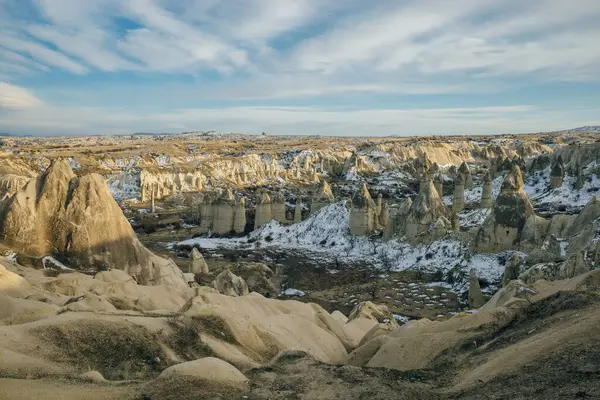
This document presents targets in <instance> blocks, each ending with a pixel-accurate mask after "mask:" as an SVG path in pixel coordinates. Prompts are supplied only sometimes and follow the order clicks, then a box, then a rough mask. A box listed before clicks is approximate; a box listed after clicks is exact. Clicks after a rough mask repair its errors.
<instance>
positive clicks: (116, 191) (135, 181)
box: [106, 173, 140, 201]
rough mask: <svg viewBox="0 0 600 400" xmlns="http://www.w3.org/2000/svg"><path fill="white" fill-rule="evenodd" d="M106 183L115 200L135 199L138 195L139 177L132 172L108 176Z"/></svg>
mask: <svg viewBox="0 0 600 400" xmlns="http://www.w3.org/2000/svg"><path fill="white" fill-rule="evenodd" d="M106 184H107V185H108V190H109V191H110V194H112V196H113V198H114V199H115V200H117V201H122V200H137V199H139V197H140V177H139V175H134V174H126V173H122V174H117V175H113V176H110V177H109V178H108V179H107V181H106Z"/></svg>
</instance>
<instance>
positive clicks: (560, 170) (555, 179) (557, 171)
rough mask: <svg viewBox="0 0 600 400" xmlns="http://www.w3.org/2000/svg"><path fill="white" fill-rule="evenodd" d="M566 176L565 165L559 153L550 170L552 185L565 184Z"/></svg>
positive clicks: (554, 186)
mask: <svg viewBox="0 0 600 400" xmlns="http://www.w3.org/2000/svg"><path fill="white" fill-rule="evenodd" d="M564 178H565V166H564V164H563V160H562V157H561V156H560V155H559V156H558V157H557V159H556V161H555V162H554V165H553V166H552V169H551V170H550V187H552V188H559V187H561V186H562V185H563V182H564Z"/></svg>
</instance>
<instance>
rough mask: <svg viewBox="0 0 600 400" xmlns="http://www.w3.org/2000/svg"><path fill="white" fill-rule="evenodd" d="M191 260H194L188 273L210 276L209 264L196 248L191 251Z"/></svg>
mask: <svg viewBox="0 0 600 400" xmlns="http://www.w3.org/2000/svg"><path fill="white" fill-rule="evenodd" d="M190 260H192V262H191V265H190V270H189V271H188V272H191V273H193V274H194V275H195V274H208V264H206V261H205V260H204V257H202V254H201V253H200V252H199V251H198V249H197V248H196V247H194V248H193V249H192V251H190Z"/></svg>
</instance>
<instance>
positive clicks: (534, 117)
mask: <svg viewBox="0 0 600 400" xmlns="http://www.w3.org/2000/svg"><path fill="white" fill-rule="evenodd" d="M571 113H572V112H571V110H565V112H558V113H556V112H553V113H548V112H545V111H543V110H537V109H536V108H535V107H532V106H529V105H518V106H504V107H502V106H499V107H472V108H430V109H423V108H421V109H361V110H356V109H353V108H339V109H331V108H319V107H224V108H189V109H176V110H170V111H168V112H158V113H157V112H138V113H131V112H124V111H122V110H119V109H113V108H106V109H103V108H88V107H68V108H67V107H61V108H57V107H53V106H48V105H46V106H41V107H36V108H32V109H23V110H21V111H19V112H12V113H5V114H1V113H0V126H3V127H5V129H10V130H11V131H14V132H18V133H34V134H53V135H74V134H79V135H82V134H130V133H132V132H135V131H151V132H173V131H175V132H176V131H193V130H213V129H214V130H217V131H220V132H249V133H260V132H263V131H267V132H271V133H280V134H322V135H344V136H369V135H392V134H396V135H422V134H442V135H443V134H495V133H506V132H526V131H542V130H550V129H557V128H563V127H568V126H569V125H568V124H569V123H572V120H570V119H568V118H565V117H566V116H569V115H570V114H571ZM23 119H28V120H30V121H31V122H30V123H29V124H28V125H27V126H23V125H22V121H23ZM565 124H566V125H565Z"/></svg>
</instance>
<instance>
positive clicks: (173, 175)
mask: <svg viewBox="0 0 600 400" xmlns="http://www.w3.org/2000/svg"><path fill="white" fill-rule="evenodd" d="M206 183H207V177H206V175H205V174H203V173H202V171H199V170H192V171H185V170H181V169H180V170H179V171H162V170H155V169H143V170H142V171H141V172H140V200H141V201H149V200H150V199H151V197H152V193H153V192H154V195H155V198H156V199H162V198H164V197H167V196H171V195H173V194H175V193H177V192H199V191H201V190H202V189H204V187H205V186H206Z"/></svg>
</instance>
